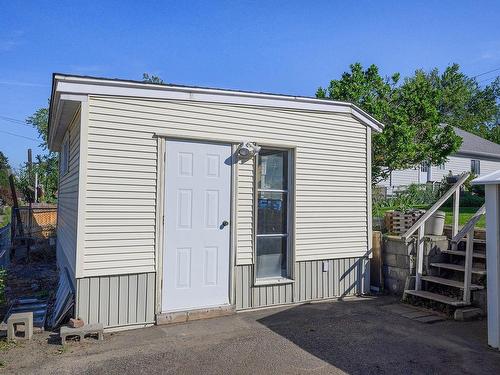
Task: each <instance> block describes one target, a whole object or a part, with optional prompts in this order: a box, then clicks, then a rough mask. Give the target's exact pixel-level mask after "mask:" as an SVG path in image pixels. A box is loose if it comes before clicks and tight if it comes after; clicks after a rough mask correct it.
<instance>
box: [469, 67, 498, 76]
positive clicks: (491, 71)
mask: <svg viewBox="0 0 500 375" xmlns="http://www.w3.org/2000/svg"><path fill="white" fill-rule="evenodd" d="M497 70H500V68H496V69H493V70H490V71H487V72H484V73H481V74H478V75H476V76H474V77H472V78H477V77H481V76H484V75H486V74H488V73H493V72H496V71H497Z"/></svg>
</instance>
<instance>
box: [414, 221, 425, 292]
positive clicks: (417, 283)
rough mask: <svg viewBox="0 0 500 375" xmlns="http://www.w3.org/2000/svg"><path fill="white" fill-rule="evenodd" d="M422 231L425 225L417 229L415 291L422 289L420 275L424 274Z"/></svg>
mask: <svg viewBox="0 0 500 375" xmlns="http://www.w3.org/2000/svg"><path fill="white" fill-rule="evenodd" d="M424 229H425V223H423V224H422V225H421V226H420V227H419V228H418V236H417V269H416V272H415V290H421V289H422V275H423V272H424Z"/></svg>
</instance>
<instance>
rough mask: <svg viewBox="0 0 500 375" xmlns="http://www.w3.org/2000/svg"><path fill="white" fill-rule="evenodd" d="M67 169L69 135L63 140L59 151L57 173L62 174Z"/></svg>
mask: <svg viewBox="0 0 500 375" xmlns="http://www.w3.org/2000/svg"><path fill="white" fill-rule="evenodd" d="M68 171H69V136H68V137H66V139H65V140H64V141H63V144H62V147H61V152H60V153H59V174H60V175H61V176H64V175H65V174H66V173H68Z"/></svg>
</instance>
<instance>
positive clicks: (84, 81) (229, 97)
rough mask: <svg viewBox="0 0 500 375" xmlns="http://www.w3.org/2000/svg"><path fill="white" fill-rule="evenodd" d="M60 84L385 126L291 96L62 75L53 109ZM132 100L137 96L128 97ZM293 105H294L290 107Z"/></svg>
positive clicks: (345, 107) (337, 104)
mask: <svg viewBox="0 0 500 375" xmlns="http://www.w3.org/2000/svg"><path fill="white" fill-rule="evenodd" d="M59 82H61V83H67V84H80V85H91V86H93V89H94V92H85V90H83V91H82V92H79V93H80V94H95V93H99V91H102V94H103V95H106V94H107V95H110V94H109V92H110V90H107V91H106V90H98V89H97V88H98V87H109V88H116V89H120V90H121V91H122V93H123V90H124V89H130V90H131V92H134V93H136V94H137V93H138V91H137V90H141V91H142V92H143V93H145V92H146V91H147V92H148V97H151V98H155V97H158V98H161V97H162V95H161V94H160V93H162V94H164V93H167V92H171V93H173V94H179V95H180V96H182V94H184V95H188V97H187V98H188V99H190V100H202V98H205V101H209V100H208V99H210V98H215V97H217V98H218V99H219V101H220V102H227V103H232V102H233V103H235V104H237V102H249V103H251V102H252V100H254V101H256V102H260V103H261V104H260V105H263V104H262V101H268V102H269V104H268V105H269V106H278V107H283V108H287V107H288V108H292V109H293V108H302V109H305V110H318V111H331V112H341V113H350V114H351V115H352V116H353V117H354V118H356V119H357V120H358V121H360V122H361V123H362V124H364V125H365V126H369V127H370V128H372V129H373V130H374V131H377V132H381V131H382V130H383V128H384V124H382V123H381V122H380V121H378V120H376V119H375V118H374V117H373V116H371V115H370V114H368V113H366V112H365V111H363V110H362V109H361V108H359V107H357V106H356V105H354V104H352V103H349V102H342V101H334V100H328V99H318V98H312V97H306V96H293V95H282V94H271V93H260V92H252V91H238V90H230V89H217V88H207V87H196V86H182V85H173V84H157V83H146V82H141V81H133V80H123V79H112V78H101V77H90V76H79V75H67V74H61V73H54V74H53V85H52V86H53V92H52V96H51V107H52V100H53V98H54V96H55V93H56V92H57V90H58V83H59ZM87 88H89V87H87ZM67 89H69V90H71V88H70V87H68V88H67ZM73 89H75V88H73ZM87 91H89V90H87ZM68 92H69V91H68ZM155 93H157V95H155ZM195 95H197V97H195ZM131 96H140V95H131ZM179 98H181V97H179ZM224 99H225V100H224ZM238 99H239V100H238ZM242 99H244V100H242ZM287 103H288V105H287ZM292 103H293V105H291V104H292ZM255 105H259V104H255ZM49 130H50V125H49Z"/></svg>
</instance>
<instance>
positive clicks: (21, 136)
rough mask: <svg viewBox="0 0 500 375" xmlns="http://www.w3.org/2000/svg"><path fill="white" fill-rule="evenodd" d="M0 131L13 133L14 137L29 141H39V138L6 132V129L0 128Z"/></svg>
mask: <svg viewBox="0 0 500 375" xmlns="http://www.w3.org/2000/svg"><path fill="white" fill-rule="evenodd" d="M0 133H5V134H9V135H13V136H14V137H20V138H25V139H29V140H30V141H35V142H40V140H39V139H35V138H31V137H26V136H25V135H21V134H16V133H12V132H8V131H6V130H0Z"/></svg>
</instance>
